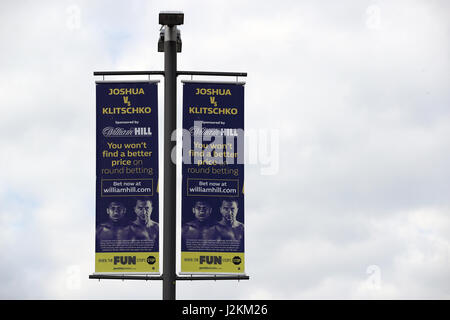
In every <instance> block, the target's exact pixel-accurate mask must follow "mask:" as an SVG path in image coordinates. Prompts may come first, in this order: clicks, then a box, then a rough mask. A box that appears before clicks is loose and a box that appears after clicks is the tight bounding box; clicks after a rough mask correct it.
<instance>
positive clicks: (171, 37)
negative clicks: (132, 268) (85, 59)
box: [158, 11, 184, 300]
mask: <svg viewBox="0 0 450 320" xmlns="http://www.w3.org/2000/svg"><path fill="white" fill-rule="evenodd" d="M183 22H184V14H183V13H181V12H173V11H172V12H161V13H160V14H159V24H161V25H163V26H164V34H163V37H164V38H163V39H160V41H161V40H163V42H164V46H163V50H164V220H163V221H164V225H163V227H164V230H163V277H162V278H163V300H175V299H176V279H177V275H176V272H175V265H176V212H177V211H176V159H173V162H172V158H171V155H172V150H173V149H174V147H175V146H176V141H172V138H171V137H172V132H174V130H176V124H177V82H176V81H177V52H181V40H179V41H177V39H178V38H179V32H178V29H177V25H181V24H183ZM177 42H179V45H178V47H179V48H177ZM177 49H179V50H177ZM158 51H161V45H158Z"/></svg>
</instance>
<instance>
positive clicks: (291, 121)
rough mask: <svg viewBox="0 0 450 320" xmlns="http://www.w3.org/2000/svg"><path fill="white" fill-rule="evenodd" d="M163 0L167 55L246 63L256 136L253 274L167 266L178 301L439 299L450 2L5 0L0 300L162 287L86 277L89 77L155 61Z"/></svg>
mask: <svg viewBox="0 0 450 320" xmlns="http://www.w3.org/2000/svg"><path fill="white" fill-rule="evenodd" d="M162 10H179V11H183V12H184V14H185V24H184V25H183V26H181V27H180V30H181V36H182V40H183V52H182V53H181V54H180V55H179V57H178V69H179V70H209V71H241V72H248V77H247V78H246V79H245V81H246V86H245V90H246V91H245V106H246V111H245V117H246V129H247V130H248V131H249V132H253V133H254V135H255V136H256V139H254V140H253V142H252V143H247V145H246V146H247V149H248V150H253V151H252V153H251V154H250V158H251V159H252V161H250V162H249V163H248V165H247V167H246V176H245V179H246V180H245V192H246V200H245V201H246V204H245V206H246V207H245V222H246V224H245V225H246V272H247V274H248V275H249V276H250V278H251V279H250V281H241V282H234V281H231V282H228V281H226V282H220V281H219V282H203V281H202V282H192V283H191V282H180V283H178V285H177V298H178V299H230V298H234V299H449V298H450V260H449V259H450V258H449V256H450V254H449V248H450V245H449V240H450V166H449V163H450V59H449V57H450V42H449V39H450V5H449V4H448V1H445V0H442V1H433V0H432V1H425V0H423V1H413V0H408V1H406V0H405V1H401V0H397V1H381V0H379V1H377V0H372V1H358V0H353V1H350V0H346V1H331V0H330V1H276V2H273V1H272V2H262V1H243V0H239V1H192V0H189V1H188V0H186V1H95V2H94V1H76V0H73V1H51V2H48V1H47V2H44V1H39V2H38V1H1V2H0V41H1V50H0V70H1V77H0V99H1V102H2V103H1V106H0V112H1V113H0V150H1V155H2V156H1V157H0V166H1V168H2V169H1V170H0V200H1V202H0V203H1V204H0V230H1V232H0V252H1V255H2V259H1V262H0V298H1V299H160V298H161V283H160V282H152V283H149V282H145V281H128V282H127V281H125V282H122V281H115V280H102V281H100V282H99V281H97V280H90V279H88V275H89V274H92V273H93V272H94V253H95V252H94V251H95V248H94V238H95V84H94V81H95V80H96V79H95V77H94V76H93V74H92V73H93V71H97V70H98V71H100V70H162V69H163V54H162V53H158V52H157V41H158V36H159V28H160V26H159V25H158V13H159V12H160V11H162ZM153 78H154V79H160V80H162V78H161V77H159V78H158V77H157V76H154V77H153ZM185 78H186V77H185ZM107 79H108V78H107ZM110 79H115V78H112V77H111V78H110ZM134 79H142V78H139V77H135V78H134ZM181 79H184V78H183V77H179V80H181ZM186 79H187V78H186ZM197 79H202V78H197ZM203 79H204V78H203ZM159 93H160V100H159V101H160V106H162V99H161V98H162V85H161V86H160V88H159ZM178 100H179V101H180V103H181V85H180V86H179V96H178ZM180 106H181V105H179V107H180ZM160 115H162V111H160ZM160 120H161V119H160ZM160 123H161V124H162V122H161V121H160ZM160 129H162V127H161V128H160ZM161 170H162V168H161ZM177 270H179V265H178V268H177Z"/></svg>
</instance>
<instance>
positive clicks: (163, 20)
mask: <svg viewBox="0 0 450 320" xmlns="http://www.w3.org/2000/svg"><path fill="white" fill-rule="evenodd" d="M183 23H184V13H183V12H181V11H161V12H160V13H159V24H162V25H163V26H169V27H173V26H179V25H181V24H183Z"/></svg>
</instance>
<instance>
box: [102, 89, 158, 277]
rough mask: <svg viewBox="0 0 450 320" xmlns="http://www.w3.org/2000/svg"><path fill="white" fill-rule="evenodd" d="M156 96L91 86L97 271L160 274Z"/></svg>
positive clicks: (147, 91)
mask: <svg viewBox="0 0 450 320" xmlns="http://www.w3.org/2000/svg"><path fill="white" fill-rule="evenodd" d="M157 93H158V88H157V83H156V82H149V81H145V82H97V83H96V97H97V109H96V117H97V128H96V149H97V151H96V156H97V164H96V241H95V252H96V254H95V271H96V272H120V273H125V272H126V273H130V272H138V273H158V272H159V193H158V96H157Z"/></svg>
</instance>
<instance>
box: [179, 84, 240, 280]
mask: <svg viewBox="0 0 450 320" xmlns="http://www.w3.org/2000/svg"><path fill="white" fill-rule="evenodd" d="M181 202H182V203H181V205H182V214H181V223H182V234H181V272H182V273H214V274H223V273H244V86H243V84H242V83H235V82H234V83H211V82H196V81H185V82H184V84H183V166H182V201H181Z"/></svg>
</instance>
